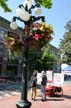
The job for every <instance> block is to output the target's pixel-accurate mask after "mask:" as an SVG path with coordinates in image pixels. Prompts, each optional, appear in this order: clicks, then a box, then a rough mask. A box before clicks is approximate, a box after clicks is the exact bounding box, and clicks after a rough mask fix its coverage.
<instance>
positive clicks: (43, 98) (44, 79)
mask: <svg viewBox="0 0 71 108" xmlns="http://www.w3.org/2000/svg"><path fill="white" fill-rule="evenodd" d="M46 84H47V77H46V74H45V72H44V71H42V81H41V96H42V99H41V101H45V100H46V89H45V87H46Z"/></svg>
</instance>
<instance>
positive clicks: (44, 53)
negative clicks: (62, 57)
mask: <svg viewBox="0 0 71 108" xmlns="http://www.w3.org/2000/svg"><path fill="white" fill-rule="evenodd" d="M56 62H57V58H56V57H55V55H54V54H53V53H52V52H51V50H50V47H49V45H48V46H46V47H44V48H43V50H41V51H38V50H33V51H31V52H30V54H29V64H30V66H31V67H32V68H33V69H35V70H38V71H41V70H48V69H53V66H54V64H55V63H56Z"/></svg>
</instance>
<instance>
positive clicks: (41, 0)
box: [35, 0, 52, 9]
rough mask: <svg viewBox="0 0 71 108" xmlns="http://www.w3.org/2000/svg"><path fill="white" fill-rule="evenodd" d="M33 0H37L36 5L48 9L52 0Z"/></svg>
mask: <svg viewBox="0 0 71 108" xmlns="http://www.w3.org/2000/svg"><path fill="white" fill-rule="evenodd" d="M35 2H37V4H38V6H39V5H41V6H44V7H45V8H48V9H50V8H51V7H52V0H35Z"/></svg>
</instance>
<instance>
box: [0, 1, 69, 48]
mask: <svg viewBox="0 0 71 108" xmlns="http://www.w3.org/2000/svg"><path fill="white" fill-rule="evenodd" d="M23 2H24V0H8V2H7V4H8V6H9V7H10V8H11V9H12V12H11V13H4V12H3V9H2V8H0V16H2V17H4V18H6V19H7V20H9V21H12V18H13V16H16V9H17V7H18V6H19V5H20V4H23ZM52 4H53V5H52V8H51V9H45V8H44V7H42V14H41V15H43V16H45V20H46V23H47V24H52V25H53V28H54V33H55V35H54V39H53V40H52V41H51V42H50V43H51V44H52V45H53V46H55V47H57V48H58V47H59V43H60V39H62V38H63V35H64V33H65V28H64V27H65V25H66V23H67V21H68V20H69V19H71V0H52ZM19 26H20V27H23V24H22V22H20V23H19Z"/></svg>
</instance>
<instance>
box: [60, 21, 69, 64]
mask: <svg viewBox="0 0 71 108" xmlns="http://www.w3.org/2000/svg"><path fill="white" fill-rule="evenodd" d="M65 28H66V32H65V34H64V36H63V39H61V41H60V46H59V47H60V50H61V53H62V54H63V58H62V61H63V62H66V63H69V62H71V56H70V55H71V21H68V22H67V24H66V26H65Z"/></svg>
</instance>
